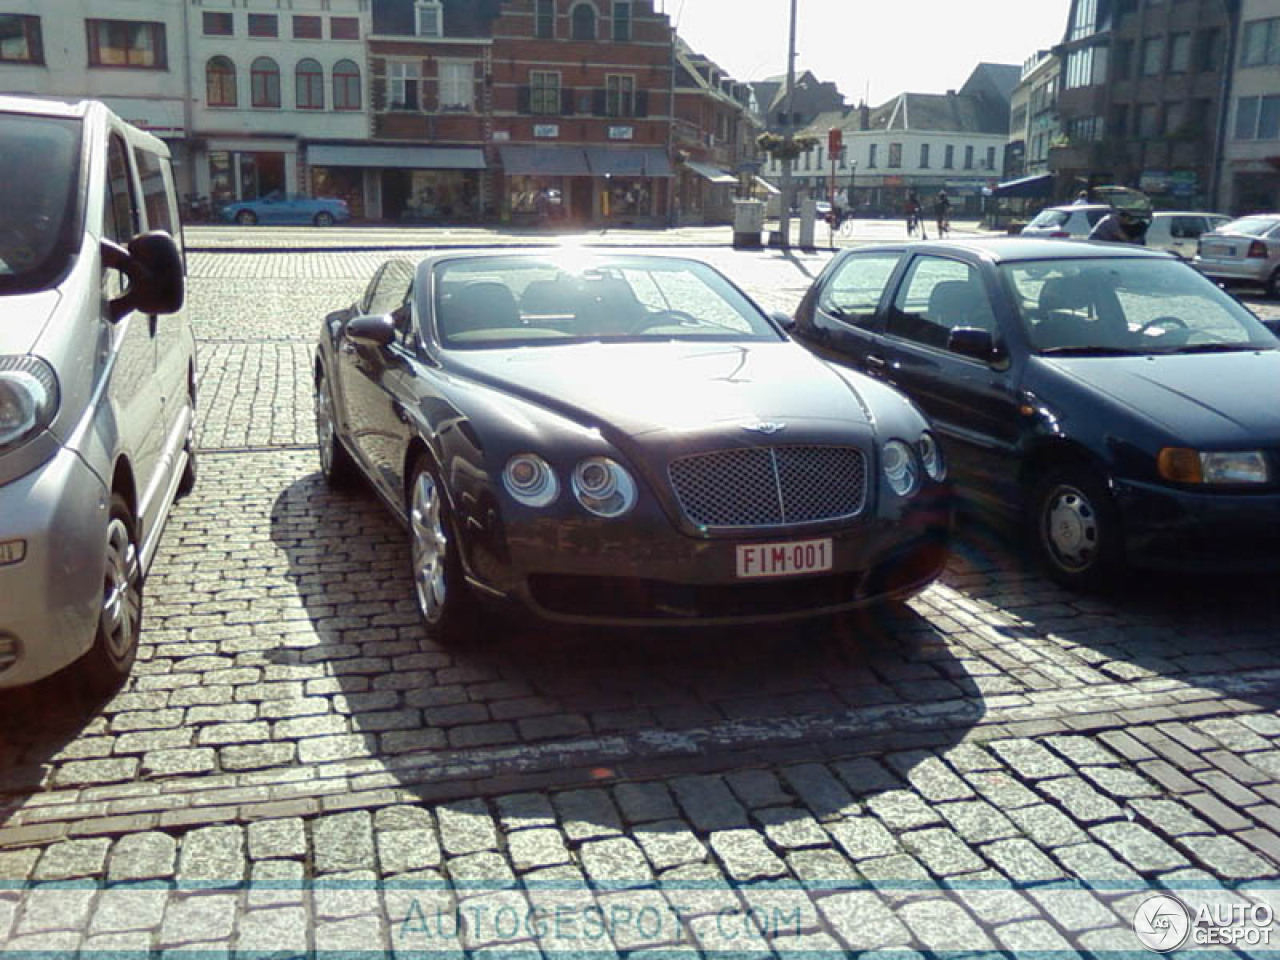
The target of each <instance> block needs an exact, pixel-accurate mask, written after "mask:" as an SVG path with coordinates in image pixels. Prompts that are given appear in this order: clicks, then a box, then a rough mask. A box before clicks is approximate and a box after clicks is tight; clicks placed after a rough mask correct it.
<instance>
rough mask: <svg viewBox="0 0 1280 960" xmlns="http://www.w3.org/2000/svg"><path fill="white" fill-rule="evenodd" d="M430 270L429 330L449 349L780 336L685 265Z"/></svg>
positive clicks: (587, 262) (653, 261)
mask: <svg viewBox="0 0 1280 960" xmlns="http://www.w3.org/2000/svg"><path fill="white" fill-rule="evenodd" d="M435 271H436V272H435V315H436V325H437V329H438V331H439V335H440V339H441V341H442V342H443V343H444V345H445V346H447V347H459V348H470V349H475V348H495V347H497V348H501V347H512V346H537V345H553V344H562V343H566V342H574V341H578V342H581V341H585V340H609V341H641V340H648V341H652V340H777V339H778V334H777V332H776V331H775V330H774V328H773V327H772V326H771V325H770V324H769V322H768V321H767V320H766V319H765V318H764V317H763V316H761V314H760V311H759V310H758V309H757V308H756V307H755V306H754V305H753V304H752V303H751V302H750V301H749V300H747V299H746V298H745V297H744V296H743V295H742V294H741V293H739V292H738V291H737V290H736V289H735V288H734V287H733V286H732V285H731V284H730V283H729V282H728V281H727V280H725V279H724V278H723V277H722V276H721V275H720V274H718V273H717V272H716V271H715V270H713V269H711V268H710V267H707V266H704V265H703V264H700V263H696V262H693V261H690V260H677V259H670V260H668V259H663V258H656V257H606V258H594V257H585V258H574V257H571V256H568V257H558V258H554V259H553V258H546V257H527V256H526V257H518V256H513V257H486V258H483V259H480V258H477V259H469V260H449V261H445V262H443V263H440V264H438V265H437V266H436V268H435Z"/></svg>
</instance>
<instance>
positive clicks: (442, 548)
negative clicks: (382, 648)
mask: <svg viewBox="0 0 1280 960" xmlns="http://www.w3.org/2000/svg"><path fill="white" fill-rule="evenodd" d="M407 499H408V503H407V505H406V506H407V507H408V515H409V557H410V572H411V573H412V575H413V595H414V600H415V601H416V604H417V607H418V613H419V614H420V615H421V617H422V624H423V627H424V628H425V629H426V634H427V639H429V640H433V641H435V642H437V643H440V644H443V645H445V646H452V647H461V646H464V645H470V644H472V643H474V637H475V633H476V629H477V627H478V625H479V624H478V621H477V618H476V605H475V598H474V597H473V596H472V594H471V590H470V588H469V587H468V586H467V581H466V578H465V576H464V575H463V572H462V559H461V556H462V555H461V551H460V546H461V545H460V544H459V543H458V538H457V534H456V531H457V526H456V524H454V523H453V518H452V517H451V516H450V514H449V502H448V499H447V498H446V497H445V493H444V490H443V489H442V488H441V486H440V482H439V480H438V478H437V477H436V474H435V471H434V470H432V469H431V465H430V463H429V462H428V461H427V459H426V457H425V456H424V457H419V458H418V460H417V461H416V462H415V463H414V465H413V470H412V472H411V474H410V480H409V489H408V497H407Z"/></svg>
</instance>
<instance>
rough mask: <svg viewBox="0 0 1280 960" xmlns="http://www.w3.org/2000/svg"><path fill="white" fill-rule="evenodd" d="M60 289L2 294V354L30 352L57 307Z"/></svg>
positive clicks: (1, 355)
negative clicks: (11, 294) (3, 295)
mask: <svg viewBox="0 0 1280 960" xmlns="http://www.w3.org/2000/svg"><path fill="white" fill-rule="evenodd" d="M61 296H62V295H61V294H60V293H58V291H57V290H41V291H40V292H38V293H19V294H14V295H13V296H5V297H0V357H3V356H12V355H16V354H24V353H30V352H31V351H32V350H33V349H34V348H35V345H36V341H38V340H39V339H40V334H41V333H42V332H43V331H44V328H45V325H46V324H47V323H48V322H49V318H50V317H52V316H53V311H54V310H55V309H56V308H57V306H58V300H59V299H61Z"/></svg>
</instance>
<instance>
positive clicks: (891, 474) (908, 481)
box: [880, 440, 920, 497]
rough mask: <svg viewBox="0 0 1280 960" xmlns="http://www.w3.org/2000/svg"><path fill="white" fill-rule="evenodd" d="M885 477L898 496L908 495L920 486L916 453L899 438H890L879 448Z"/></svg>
mask: <svg viewBox="0 0 1280 960" xmlns="http://www.w3.org/2000/svg"><path fill="white" fill-rule="evenodd" d="M880 458H881V463H882V465H883V467H884V476H885V479H886V480H888V481H889V486H890V488H891V489H892V490H893V492H894V493H896V494H897V495H898V496H900V497H909V496H911V495H912V494H913V493H915V492H916V489H917V488H918V487H919V486H920V467H919V464H918V463H917V461H916V455H915V454H914V453H912V452H911V448H910V447H909V446H907V445H906V444H905V443H903V442H902V441H901V440H890V441H889V442H888V443H886V444H885V445H884V447H882V448H881V456H880Z"/></svg>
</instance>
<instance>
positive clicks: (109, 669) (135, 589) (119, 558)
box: [75, 493, 142, 697]
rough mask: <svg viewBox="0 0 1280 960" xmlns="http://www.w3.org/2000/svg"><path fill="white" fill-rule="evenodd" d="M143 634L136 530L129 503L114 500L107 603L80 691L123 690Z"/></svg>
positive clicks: (105, 576)
mask: <svg viewBox="0 0 1280 960" xmlns="http://www.w3.org/2000/svg"><path fill="white" fill-rule="evenodd" d="M141 628H142V558H141V556H140V555H139V551H138V535H137V525H136V524H135V522H134V518H133V512H132V511H131V510H130V509H129V504H128V503H126V502H125V499H124V497H122V496H120V494H118V493H114V494H112V495H111V513H110V516H109V518H108V520H107V543H106V553H105V558H104V563H103V572H102V601H101V605H100V606H99V609H98V629H97V632H96V633H95V635H94V638H93V646H92V647H90V648H89V652H88V653H86V654H85V655H84V656H83V657H82V658H81V659H80V661H79V663H77V664H76V667H75V673H76V679H77V681H78V684H79V686H80V688H81V689H82V690H83V691H84V692H86V693H88V694H90V695H92V696H95V697H97V696H108V695H110V694H112V693H114V692H115V691H116V690H117V689H118V688H119V687H120V684H122V683H123V682H124V680H125V678H126V677H128V676H129V671H130V670H131V669H133V661H134V660H135V659H136V658H137V655H138V637H139V634H140V632H141Z"/></svg>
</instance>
